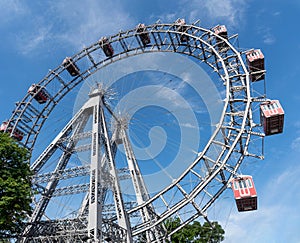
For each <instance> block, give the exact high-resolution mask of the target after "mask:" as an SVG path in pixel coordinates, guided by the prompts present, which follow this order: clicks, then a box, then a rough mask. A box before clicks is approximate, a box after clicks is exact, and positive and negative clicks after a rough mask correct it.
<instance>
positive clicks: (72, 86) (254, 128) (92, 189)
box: [1, 19, 284, 242]
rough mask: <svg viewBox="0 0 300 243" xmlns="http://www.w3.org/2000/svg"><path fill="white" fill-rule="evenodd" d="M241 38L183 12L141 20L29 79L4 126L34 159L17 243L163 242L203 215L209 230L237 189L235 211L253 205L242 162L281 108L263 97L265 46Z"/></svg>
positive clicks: (254, 152)
mask: <svg viewBox="0 0 300 243" xmlns="http://www.w3.org/2000/svg"><path fill="white" fill-rule="evenodd" d="M237 38H238V36H237V35H233V36H229V34H228V32H227V29H226V27H225V26H224V25H218V26H216V27H214V28H212V29H206V28H203V27H201V26H200V25H199V22H195V23H193V24H187V23H185V21H184V20H183V19H178V20H177V21H175V22H174V23H161V22H160V21H158V22H156V23H154V24H151V25H144V24H139V25H138V26H137V27H135V28H133V29H130V30H127V31H120V32H119V33H117V34H115V35H112V36H109V37H102V38H101V39H100V40H99V41H97V42H96V43H94V44H92V45H90V46H89V47H86V48H83V49H82V50H81V51H80V52H78V53H77V54H75V55H73V56H72V57H67V58H65V59H64V60H63V62H62V64H61V65H59V66H58V67H57V68H55V69H53V70H50V71H49V73H48V74H47V75H46V76H45V77H44V78H43V79H42V80H41V81H39V82H36V83H34V84H32V85H31V86H30V88H29V90H28V92H27V94H26V95H25V97H24V98H23V100H22V101H21V102H18V103H17V105H16V108H15V110H14V111H13V115H12V116H11V118H10V119H9V120H8V121H6V122H4V123H3V124H2V126H1V130H2V131H7V132H10V134H11V136H12V137H14V138H15V139H17V140H18V141H20V143H21V144H23V145H24V146H25V147H26V148H27V149H28V150H29V151H31V153H32V155H33V156H32V163H31V169H32V170H33V171H34V176H33V179H32V184H33V186H34V188H35V189H36V191H37V192H38V193H37V194H36V195H35V196H34V211H33V214H32V215H31V216H30V218H29V219H28V222H27V223H26V226H25V227H24V232H23V234H22V235H21V236H20V238H19V241H20V242H58V241H59V242H86V241H89V242H164V241H165V239H168V237H170V236H171V235H172V234H174V233H176V232H177V231H178V230H180V229H182V228H183V227H184V226H185V225H187V224H189V223H191V222H193V221H194V220H196V219H198V218H202V219H204V220H205V221H207V222H208V223H209V224H210V225H211V226H212V227H213V225H212V224H211V222H210V220H209V212H208V211H209V208H210V207H211V206H212V205H213V204H214V203H215V202H216V200H217V199H218V198H219V197H220V196H221V195H222V193H223V192H225V191H226V190H228V188H230V187H231V188H232V190H233V192H234V193H233V196H234V199H235V201H236V204H237V208H238V210H239V211H248V210H255V209H256V208H257V195H256V190H255V187H254V183H253V179H252V177H251V176H246V175H243V174H241V173H240V167H241V165H242V162H243V161H245V160H247V159H248V158H256V159H263V158H264V155H263V139H264V137H265V136H267V135H272V134H277V133H281V132H282V129H283V116H284V111H283V109H282V107H281V106H280V103H279V101H278V100H269V99H267V98H266V95H265V85H264V82H265V80H264V79H265V67H264V55H263V53H262V52H261V50H259V49H256V50H254V49H251V50H246V51H241V50H240V49H239V48H238V46H237V43H238V39H237ZM70 103H72V106H73V108H71V106H70ZM68 105H69V106H68ZM60 107H66V109H65V110H64V109H61V110H60ZM66 111H67V112H66ZM65 112H66V113H65ZM68 112H69V113H68ZM178 127H179V129H178ZM200 138H201V139H200ZM173 217H178V218H179V219H180V222H181V224H180V226H179V227H177V228H176V229H172V231H170V230H168V229H167V228H166V225H165V222H166V220H168V219H170V218H173Z"/></svg>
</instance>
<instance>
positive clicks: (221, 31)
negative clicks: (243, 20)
mask: <svg viewBox="0 0 300 243" xmlns="http://www.w3.org/2000/svg"><path fill="white" fill-rule="evenodd" d="M212 30H213V32H214V33H215V34H216V35H218V36H220V37H223V38H225V39H228V34H227V28H226V26H225V25H217V26H215V27H214V28H213V29H212ZM216 42H217V46H218V49H219V50H221V49H223V48H225V47H226V43H225V42H224V41H223V40H221V39H220V38H219V37H216Z"/></svg>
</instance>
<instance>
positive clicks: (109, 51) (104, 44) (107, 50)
mask: <svg viewBox="0 0 300 243" xmlns="http://www.w3.org/2000/svg"><path fill="white" fill-rule="evenodd" d="M99 45H100V46H101V48H102V50H103V52H104V54H105V56H107V57H112V56H113V55H114V49H113V48H112V46H111V44H110V43H109V41H108V39H107V38H106V37H102V38H101V39H100V40H99Z"/></svg>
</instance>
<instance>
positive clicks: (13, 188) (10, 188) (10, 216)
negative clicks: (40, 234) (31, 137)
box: [0, 133, 32, 239]
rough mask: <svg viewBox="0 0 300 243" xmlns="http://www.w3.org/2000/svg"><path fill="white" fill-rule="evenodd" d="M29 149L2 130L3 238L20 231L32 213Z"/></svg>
mask: <svg viewBox="0 0 300 243" xmlns="http://www.w3.org/2000/svg"><path fill="white" fill-rule="evenodd" d="M28 161H29V152H28V150H27V149H26V148H24V147H21V146H20V145H19V144H18V143H17V142H16V141H15V140H14V139H13V138H11V137H9V135H8V134H6V133H0V239H4V238H8V237H13V236H15V235H16V234H18V233H20V231H21V229H22V223H23V221H24V220H25V218H26V217H27V215H29V214H31V212H32V208H31V205H30V204H31V196H32V189H31V183H30V177H31V175H32V173H31V171H30V166H29V163H28Z"/></svg>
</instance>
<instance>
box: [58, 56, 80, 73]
mask: <svg viewBox="0 0 300 243" xmlns="http://www.w3.org/2000/svg"><path fill="white" fill-rule="evenodd" d="M62 65H63V66H64V67H65V68H66V69H67V71H68V72H69V74H70V75H71V76H77V75H79V68H78V67H77V65H76V64H75V63H74V62H73V60H72V58H70V57H66V58H65V59H64V60H63V63H62Z"/></svg>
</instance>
